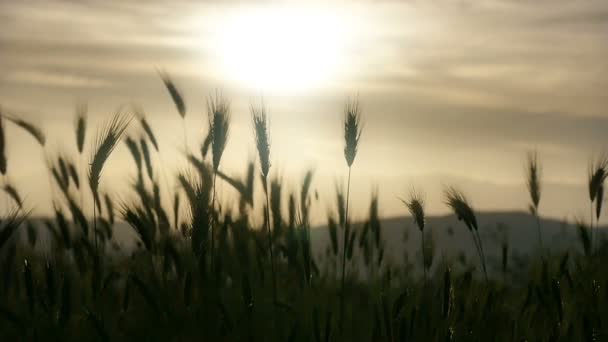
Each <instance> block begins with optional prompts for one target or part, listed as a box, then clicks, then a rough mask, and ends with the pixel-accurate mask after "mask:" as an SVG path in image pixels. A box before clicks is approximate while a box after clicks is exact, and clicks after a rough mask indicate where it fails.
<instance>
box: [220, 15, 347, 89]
mask: <svg viewBox="0 0 608 342" xmlns="http://www.w3.org/2000/svg"><path fill="white" fill-rule="evenodd" d="M223 25H225V26H224V27H222V28H219V31H218V34H217V36H216V37H215V38H216V41H215V43H214V45H215V47H216V49H217V50H216V51H217V53H218V55H217V57H218V58H219V65H221V68H222V73H223V74H224V75H225V77H227V78H229V79H230V80H232V81H235V82H237V83H239V84H241V85H242V86H245V87H248V88H253V89H255V90H256V91H275V92H276V91H295V90H299V91H301V90H304V89H312V88H317V87H320V86H321V85H323V84H324V83H326V82H328V81H330V80H332V78H334V77H335V76H336V73H338V72H339V71H340V67H341V66H343V65H344V63H345V62H346V58H345V56H346V51H345V50H346V47H347V44H348V42H349V41H352V40H353V35H354V33H353V32H352V30H350V27H349V20H348V19H347V18H346V17H345V16H343V15H340V14H338V13H332V12H330V11H328V10H321V9H317V8H305V9H294V8H267V7H264V8H255V9H251V10H247V11H240V12H239V13H238V14H233V15H232V16H230V17H228V18H226V20H224V21H223Z"/></svg>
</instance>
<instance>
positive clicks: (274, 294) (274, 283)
mask: <svg viewBox="0 0 608 342" xmlns="http://www.w3.org/2000/svg"><path fill="white" fill-rule="evenodd" d="M267 184H268V183H267V180H266V177H264V193H265V194H266V210H265V214H266V232H267V233H268V249H269V250H270V270H271V272H272V299H273V303H274V305H276V303H277V278H276V275H275V271H274V252H273V250H272V231H271V230H270V210H269V206H270V200H269V198H268V185H267Z"/></svg>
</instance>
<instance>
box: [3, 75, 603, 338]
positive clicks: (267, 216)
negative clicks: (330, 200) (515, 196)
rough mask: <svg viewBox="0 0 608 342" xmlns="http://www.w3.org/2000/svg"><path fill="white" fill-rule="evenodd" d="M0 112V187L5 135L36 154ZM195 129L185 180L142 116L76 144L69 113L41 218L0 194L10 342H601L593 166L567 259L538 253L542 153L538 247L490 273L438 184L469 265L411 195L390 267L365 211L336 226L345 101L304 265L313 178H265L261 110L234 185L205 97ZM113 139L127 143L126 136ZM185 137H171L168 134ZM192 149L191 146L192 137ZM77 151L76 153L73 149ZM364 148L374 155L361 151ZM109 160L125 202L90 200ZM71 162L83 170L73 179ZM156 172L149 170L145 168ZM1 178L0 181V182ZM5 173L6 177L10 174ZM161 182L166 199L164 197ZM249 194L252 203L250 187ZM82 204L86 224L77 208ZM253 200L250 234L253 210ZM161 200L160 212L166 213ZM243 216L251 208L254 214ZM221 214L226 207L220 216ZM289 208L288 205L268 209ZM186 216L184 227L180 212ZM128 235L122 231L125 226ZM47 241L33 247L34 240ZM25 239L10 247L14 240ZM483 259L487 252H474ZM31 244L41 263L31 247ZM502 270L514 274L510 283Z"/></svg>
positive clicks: (454, 196) (347, 152)
mask: <svg viewBox="0 0 608 342" xmlns="http://www.w3.org/2000/svg"><path fill="white" fill-rule="evenodd" d="M161 79H162V81H163V82H164V84H165V86H166V88H167V91H168V95H169V96H168V97H167V99H169V98H170V99H171V100H172V101H173V102H174V104H175V108H176V114H175V119H176V120H182V119H183V118H184V117H185V115H186V113H187V111H186V104H185V100H184V99H183V97H182V95H181V94H180V92H179V90H178V89H177V87H176V85H175V84H174V82H173V81H172V80H171V78H170V77H169V76H168V75H167V74H164V73H161ZM1 114H2V116H1V117H0V124H1V125H0V171H1V172H2V174H3V175H6V174H7V165H10V160H7V158H6V154H5V153H4V150H5V130H7V129H23V130H25V131H26V132H27V133H29V134H30V135H31V136H32V138H34V139H36V141H37V142H38V143H39V144H40V147H41V148H42V149H45V148H46V147H45V142H46V141H45V135H44V133H43V132H42V130H40V129H39V128H38V127H36V126H35V125H33V124H31V123H29V122H25V121H23V120H21V119H19V118H18V117H14V116H11V115H10V114H8V113H4V112H2V113H1ZM208 115H209V116H208V118H209V130H208V133H207V134H206V135H205V136H203V137H200V140H201V143H200V145H198V146H189V145H188V142H187V141H188V140H187V139H186V136H184V141H185V143H184V150H185V151H187V152H186V153H185V156H184V157H185V158H186V159H187V160H188V161H189V163H190V165H191V168H190V169H189V170H187V171H184V172H180V173H179V174H176V175H168V174H166V171H165V170H164V169H163V167H162V165H161V167H160V168H158V167H157V168H155V167H154V163H153V162H152V159H153V158H158V157H159V156H160V155H161V152H164V151H165V149H163V147H162V146H159V144H158V142H157V139H156V137H155V133H154V132H153V130H152V128H151V127H150V125H149V123H148V121H147V119H146V117H145V115H143V114H142V113H140V112H137V111H135V112H134V111H133V110H131V109H124V110H121V111H119V112H118V113H117V114H116V115H115V116H114V117H113V118H112V119H111V120H109V121H108V122H107V123H106V124H105V125H104V126H103V127H100V128H99V129H98V130H97V131H98V133H97V135H96V136H95V135H92V134H90V133H89V131H92V129H91V128H90V127H88V126H87V114H86V108H84V107H79V108H78V114H77V117H76V120H75V122H76V124H75V131H74V143H75V144H76V147H77V150H78V151H79V155H77V156H69V155H65V154H53V153H50V152H49V151H46V150H45V153H46V154H45V155H46V156H47V164H48V170H42V171H43V172H47V171H48V173H49V180H50V181H51V182H52V183H53V184H54V187H55V189H57V192H56V194H55V200H54V203H53V204H52V205H53V207H54V212H55V215H54V217H52V218H46V219H42V220H34V218H32V217H30V215H29V211H28V208H27V204H26V203H24V201H23V200H22V198H21V196H20V194H19V191H18V189H17V187H16V186H14V185H12V184H10V183H9V182H8V181H6V178H5V181H4V183H3V190H4V191H5V192H6V194H7V196H9V197H10V199H11V200H12V203H11V206H12V207H13V208H14V209H13V210H10V211H9V212H8V213H6V212H5V215H4V217H2V226H1V228H0V229H1V230H0V250H1V258H0V267H1V271H0V274H1V275H2V279H0V290H1V291H0V335H1V338H2V340H3V341H9V340H14V339H16V340H57V341H66V340H74V341H82V340H90V341H94V340H102V341H117V340H159V341H160V340H163V341H167V340H171V341H190V340H209V341H240V340H247V341H274V340H276V341H311V340H312V341H318V342H321V341H335V340H344V341H370V340H371V341H429V340H443V341H576V340H581V341H596V340H604V339H607V338H608V331H607V329H608V319H607V318H606V317H608V307H606V305H605V303H607V302H608V273H607V272H606V271H605V267H604V265H605V263H606V261H608V248H607V246H608V245H606V244H605V242H604V240H603V239H600V234H599V232H598V231H599V227H598V226H599V225H598V223H597V222H599V218H600V217H601V214H602V204H603V194H604V181H605V178H606V176H608V173H607V172H608V160H607V159H602V158H598V159H597V160H594V161H593V162H592V163H591V164H590V167H589V177H588V189H589V203H588V205H589V207H590V211H591V212H590V216H589V219H588V221H585V222H583V221H582V220H581V221H580V222H577V223H576V228H573V229H576V233H575V234H576V235H575V236H576V238H574V235H573V239H574V241H573V243H575V244H576V245H577V246H578V248H576V249H569V250H568V251H565V252H555V251H552V250H551V248H549V247H548V246H547V241H546V240H543V235H542V231H543V230H542V227H541V226H542V224H543V222H544V221H543V220H542V219H541V217H540V213H539V204H540V203H541V199H542V196H541V195H542V173H541V172H540V170H541V158H540V156H538V155H537V154H536V153H535V152H531V153H530V154H529V156H528V160H527V164H526V170H527V180H526V181H527V185H528V190H529V194H530V213H529V215H530V218H531V219H533V222H535V223H536V224H535V225H533V226H532V227H530V229H533V230H534V234H535V235H534V236H537V238H536V239H535V241H534V244H535V245H536V246H537V248H536V252H535V253H533V254H531V255H529V256H528V257H527V258H526V259H525V260H524V262H522V263H518V264H515V265H514V264H512V263H511V262H510V261H509V260H511V258H510V253H512V252H511V251H512V250H513V248H514V246H510V245H509V243H508V242H505V243H503V244H502V245H501V248H500V262H499V263H498V264H497V265H493V264H492V263H490V262H489V260H488V259H489V258H488V247H487V245H485V243H487V240H485V241H484V239H482V237H481V236H482V234H481V233H480V231H481V230H482V229H483V227H481V226H480V225H479V224H478V216H477V213H476V212H475V210H474V208H473V207H472V205H471V203H470V201H469V200H468V198H467V197H466V195H465V192H463V189H459V188H457V187H450V186H447V187H446V189H445V193H444V200H445V204H446V206H447V207H448V208H450V210H451V211H452V212H453V213H454V215H455V216H456V217H457V218H458V220H459V221H460V222H459V226H456V227H454V229H460V230H462V231H465V232H467V236H468V237H469V238H470V241H472V245H471V246H472V248H474V249H472V250H471V251H467V253H466V254H468V255H469V256H473V257H466V256H463V257H462V258H446V257H441V255H443V254H442V251H441V250H438V248H437V247H436V246H435V245H434V242H433V238H432V236H430V235H428V234H426V232H427V231H428V227H426V225H427V217H426V215H425V201H424V200H425V196H424V192H423V191H422V189H417V190H413V191H412V192H411V193H410V194H405V195H404V197H403V199H402V200H403V204H404V207H403V208H404V212H409V213H411V218H410V220H411V222H412V224H413V225H414V226H415V227H416V230H415V231H413V232H412V234H411V236H410V238H411V239H416V240H418V239H419V240H420V241H417V242H416V243H417V244H419V246H420V250H422V251H423V253H422V255H421V258H418V259H414V260H409V261H408V262H403V263H402V262H391V261H389V260H387V259H388V258H385V248H386V239H385V237H384V236H383V227H382V224H383V220H382V218H380V217H379V214H378V205H379V204H378V202H377V199H376V198H372V199H371V201H370V208H369V213H368V214H367V219H366V220H365V221H364V222H359V223H352V224H351V221H350V219H349V217H351V216H352V213H349V200H350V190H351V189H350V187H351V170H352V168H356V167H357V163H356V156H357V149H358V146H359V144H363V143H368V142H367V141H365V140H364V139H361V137H362V135H361V132H362V127H361V116H362V115H364V114H363V113H361V110H360V107H359V104H358V102H357V100H356V99H355V100H349V101H348V102H347V104H346V105H345V108H344V126H343V130H342V131H339V130H337V131H336V134H340V135H343V136H344V156H336V158H342V157H344V159H345V164H344V166H345V167H344V174H345V176H346V177H348V178H347V186H346V187H345V190H346V191H338V192H337V194H336V195H335V198H336V203H335V208H336V210H335V212H334V213H331V214H329V215H328V220H327V228H326V229H325V230H323V232H327V234H328V237H327V240H328V241H329V244H328V248H327V251H326V253H322V255H321V256H319V255H318V254H316V253H313V250H314V247H315V246H313V245H312V244H313V243H314V241H315V240H314V239H312V238H311V229H319V228H312V227H311V223H310V208H311V205H313V201H312V197H313V196H314V194H313V193H311V184H312V183H313V182H314V176H313V173H312V172H309V173H307V174H306V176H305V177H304V178H303V179H302V180H301V182H300V189H299V191H298V192H294V193H285V187H283V184H282V183H281V181H280V180H279V179H278V178H277V177H273V172H272V171H273V168H272V162H271V160H272V157H271V149H272V146H271V145H270V139H269V132H270V130H271V129H272V127H269V121H268V117H267V113H266V109H265V108H264V107H263V105H261V106H254V107H252V108H251V119H252V126H253V132H252V133H253V139H254V141H255V142H256V148H257V152H258V163H257V165H256V164H249V165H244V168H245V170H246V172H245V174H246V177H245V178H244V179H236V178H234V177H231V176H230V175H227V174H225V173H224V172H223V171H222V164H221V161H222V156H223V152H224V149H225V147H226V145H227V144H228V143H230V123H231V121H230V119H231V117H230V102H229V101H228V99H226V98H224V97H222V95H221V94H218V93H216V94H215V95H213V96H211V97H209V99H208ZM127 127H130V129H133V127H137V129H139V130H141V132H142V137H143V138H142V139H133V138H132V137H130V136H126V135H125V134H124V133H125V130H126V129H127ZM184 131H185V130H184ZM197 138H198V137H197ZM87 141H88V142H90V144H91V146H90V147H91V149H92V151H93V154H92V155H91V156H90V158H89V157H88V156H84V155H83V151H84V150H85V144H87ZM369 143H372V142H369ZM115 148H127V149H128V150H129V152H130V153H131V155H132V157H133V162H134V164H135V167H136V169H137V177H136V178H135V179H134V181H133V184H132V186H131V188H130V189H126V190H125V191H124V192H125V193H121V194H120V195H121V196H120V197H121V198H130V200H128V201H126V202H124V201H116V200H114V198H117V197H116V196H114V194H109V193H106V192H104V190H103V189H104V186H103V170H104V166H105V164H106V162H107V160H108V159H110V158H111V156H112V152H113V150H114V149H115ZM78 160H86V164H85V165H88V166H87V167H81V166H80V165H81V163H79V162H78ZM161 160H162V159H161ZM10 172H12V171H10ZM10 172H9V173H10ZM165 177H174V178H175V179H176V180H177V183H178V184H179V187H178V188H177V189H174V191H170V190H171V189H169V188H168V187H165V186H164V184H163V182H164V181H163V179H166V178H165ZM217 182H226V183H227V184H229V185H230V186H231V187H233V188H234V189H235V190H237V191H238V193H239V195H240V198H238V200H236V201H235V203H233V204H232V205H225V206H224V205H223V203H221V201H220V200H218V198H217V196H216V188H215V184H216V183H217ZM258 182H259V183H260V185H261V187H260V186H258V188H259V189H261V190H260V191H261V192H262V194H263V197H261V196H257V195H256V194H255V193H254V188H255V187H254V184H257V183H258ZM83 197H87V198H91V199H92V201H93V203H94V204H93V209H92V210H91V211H92V214H93V215H92V217H88V215H87V213H88V212H89V210H88V209H86V208H83V205H82V203H83V202H82V198H83ZM258 198H264V199H265V203H262V204H261V207H263V208H264V220H263V225H262V226H256V225H254V224H253V223H252V222H254V220H252V217H254V216H255V215H256V214H257V213H256V212H255V211H254V210H253V208H254V201H257V199H258ZM167 203H170V204H167ZM256 205H257V207H258V208H259V206H260V203H256ZM226 207H228V208H226ZM284 208H288V209H287V210H283V209H284ZM184 213H186V214H184ZM117 227H120V229H131V230H132V231H133V232H134V234H135V236H136V237H137V243H136V246H135V247H134V248H132V249H128V250H120V249H121V247H120V244H118V243H116V242H117V241H116V235H117V234H116V232H115V229H117ZM126 227H128V228H126ZM43 234H46V235H49V236H50V237H51V239H50V243H49V244H48V245H46V246H44V248H40V246H39V245H40V244H41V241H40V236H42V235H43ZM22 236H24V237H25V238H24V239H21V238H20V237H22ZM484 247H485V249H484ZM41 249H44V250H45V251H44V252H41ZM514 274H518V276H517V277H515V276H514Z"/></svg>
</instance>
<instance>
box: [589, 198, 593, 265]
mask: <svg viewBox="0 0 608 342" xmlns="http://www.w3.org/2000/svg"><path fill="white" fill-rule="evenodd" d="M589 228H590V230H591V252H592V253H593V201H591V202H590V203H589Z"/></svg>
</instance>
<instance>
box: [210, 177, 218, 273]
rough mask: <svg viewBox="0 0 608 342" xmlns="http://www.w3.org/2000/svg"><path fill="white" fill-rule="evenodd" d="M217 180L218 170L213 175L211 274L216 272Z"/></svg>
mask: <svg viewBox="0 0 608 342" xmlns="http://www.w3.org/2000/svg"><path fill="white" fill-rule="evenodd" d="M216 179H217V170H216V171H215V172H214V173H213V195H212V198H211V272H213V271H214V265H215V264H214V261H215V243H214V241H215V234H214V233H215V229H214V228H215V214H214V212H213V211H214V210H215V181H216Z"/></svg>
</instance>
